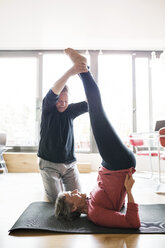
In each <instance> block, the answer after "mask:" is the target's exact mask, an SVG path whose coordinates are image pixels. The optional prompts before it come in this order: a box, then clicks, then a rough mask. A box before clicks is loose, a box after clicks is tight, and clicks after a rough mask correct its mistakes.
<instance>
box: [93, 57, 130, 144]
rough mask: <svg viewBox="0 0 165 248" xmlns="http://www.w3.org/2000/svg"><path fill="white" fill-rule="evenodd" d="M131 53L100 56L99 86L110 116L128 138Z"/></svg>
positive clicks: (117, 128)
mask: <svg viewBox="0 0 165 248" xmlns="http://www.w3.org/2000/svg"><path fill="white" fill-rule="evenodd" d="M131 65H132V64H131V56H130V55H114V54H112V55H111V54H107V55H100V56H99V64H98V68H99V87H100V91H101V95H102V101H103V104H104V108H105V111H106V113H107V116H108V118H109V119H110V121H111V123H112V125H113V126H114V127H115V130H116V131H117V133H118V134H119V136H120V137H121V138H122V139H123V140H126V139H127V137H128V135H129V134H130V133H131V131H132V67H131Z"/></svg>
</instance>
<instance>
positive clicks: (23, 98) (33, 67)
mask: <svg viewBox="0 0 165 248" xmlns="http://www.w3.org/2000/svg"><path fill="white" fill-rule="evenodd" d="M0 68H1V73H0V82H1V84H0V92H1V93H0V132H5V133H7V145H9V146H35V145H37V144H36V122H35V117H36V107H35V106H36V74H37V62H36V58H35V57H1V58H0Z"/></svg>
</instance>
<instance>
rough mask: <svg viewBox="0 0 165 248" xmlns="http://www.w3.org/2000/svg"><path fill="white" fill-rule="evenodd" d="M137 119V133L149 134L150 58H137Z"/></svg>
mask: <svg viewBox="0 0 165 248" xmlns="http://www.w3.org/2000/svg"><path fill="white" fill-rule="evenodd" d="M135 68H136V72H135V75H136V119H137V130H136V131H137V132H149V78H148V75H149V72H148V58H136V59H135Z"/></svg>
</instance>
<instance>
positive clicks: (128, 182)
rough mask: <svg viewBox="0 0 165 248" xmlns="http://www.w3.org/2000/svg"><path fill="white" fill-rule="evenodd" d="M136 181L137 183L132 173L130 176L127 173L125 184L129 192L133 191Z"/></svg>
mask: <svg viewBox="0 0 165 248" xmlns="http://www.w3.org/2000/svg"><path fill="white" fill-rule="evenodd" d="M134 183H135V180H134V179H133V177H132V175H131V176H129V175H128V174H127V175H126V178H125V182H124V186H125V188H126V191H127V192H130V191H131V189H132V187H133V185H134Z"/></svg>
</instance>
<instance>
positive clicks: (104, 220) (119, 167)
mask: <svg viewBox="0 0 165 248" xmlns="http://www.w3.org/2000/svg"><path fill="white" fill-rule="evenodd" d="M66 53H67V54H68V56H69V57H70V58H71V60H72V61H73V63H74V64H77V63H80V62H82V63H83V59H84V58H83V57H82V56H81V55H80V54H78V53H77V52H76V51H75V50H73V49H71V48H68V49H66ZM79 76H80V78H81V80H82V83H83V86H84V90H85V93H86V97H87V100H88V106H89V115H90V122H91V127H92V130H93V134H94V137H95V140H96V144H97V147H98V150H99V153H100V155H101V157H102V166H101V167H100V169H99V172H98V178H97V186H96V187H95V188H94V189H93V190H92V191H91V192H90V197H89V198H87V197H86V194H83V193H80V192H79V191H78V190H77V189H75V190H73V191H68V192H63V193H60V194H59V195H58V198H57V200H56V204H55V216H56V217H61V218H65V219H68V220H71V219H73V218H74V217H77V216H79V215H80V214H81V213H84V214H87V217H88V219H89V220H91V221H93V222H94V223H95V224H97V225H101V226H106V227H121V228H139V227H140V219H139V212H138V204H136V203H135V201H134V197H133V195H132V187H133V184H134V179H133V177H132V174H133V173H134V172H135V166H136V161H135V157H134V154H133V153H132V151H130V150H129V149H127V147H126V146H125V145H124V144H123V142H122V141H121V140H120V138H119V137H118V135H117V134H116V132H115V130H114V128H113V126H112V125H111V123H110V122H109V120H108V119H107V116H106V114H105V112H104V109H103V105H102V101H101V96H100V91H99V88H98V86H97V84H96V83H95V81H94V79H93V77H92V75H91V73H90V71H88V72H85V73H80V75H79ZM116 97H117V96H116ZM111 107H112V106H111ZM126 195H127V198H128V204H127V210H126V213H125V214H122V213H121V212H120V210H121V209H122V207H123V205H124V204H125V197H126Z"/></svg>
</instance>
